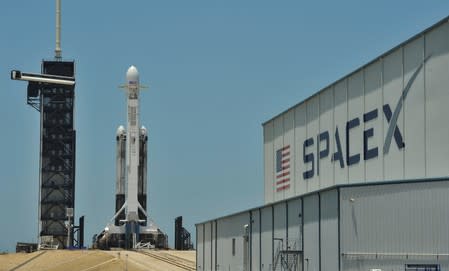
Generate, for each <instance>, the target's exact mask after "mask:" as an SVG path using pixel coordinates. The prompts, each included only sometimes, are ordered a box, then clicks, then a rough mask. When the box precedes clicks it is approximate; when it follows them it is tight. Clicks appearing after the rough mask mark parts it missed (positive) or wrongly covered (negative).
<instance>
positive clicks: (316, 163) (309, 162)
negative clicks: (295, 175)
mask: <svg viewBox="0 0 449 271" xmlns="http://www.w3.org/2000/svg"><path fill="white" fill-rule="evenodd" d="M429 58H430V56H428V57H427V58H425V59H424V60H423V62H422V63H421V64H420V65H419V66H418V67H417V68H416V70H415V72H414V73H413V75H412V76H411V78H410V79H409V81H408V82H407V84H406V86H405V87H404V89H403V90H402V93H401V96H400V97H399V101H398V102H397V104H396V106H395V107H394V110H392V109H391V107H390V105H389V104H384V105H383V106H382V108H381V109H379V108H376V109H373V110H371V111H369V112H366V113H364V114H363V116H361V117H356V118H353V119H351V120H349V121H348V122H346V124H345V127H344V128H339V127H338V125H337V126H336V127H335V132H334V134H333V135H332V136H331V135H330V134H329V131H323V132H320V133H319V134H318V135H317V136H316V137H310V138H307V139H306V140H305V141H304V142H303V148H302V152H303V155H302V162H303V168H304V169H306V168H307V170H304V171H303V173H302V176H303V179H305V180H307V179H310V178H312V177H314V176H315V175H316V176H319V174H320V161H321V160H323V159H326V158H327V159H330V160H331V162H335V163H338V164H339V165H340V168H344V167H345V166H346V167H347V166H351V165H356V164H358V163H359V162H360V160H361V159H363V160H365V161H366V160H370V159H373V158H376V157H378V156H379V152H380V151H381V152H382V154H383V155H387V154H388V153H389V151H390V149H391V146H392V145H393V146H394V145H396V147H397V149H398V150H401V149H403V148H405V142H404V140H403V136H402V133H401V131H400V130H399V127H398V126H397V122H398V117H399V114H400V113H401V111H402V108H403V103H404V101H405V99H406V98H407V95H408V93H409V91H410V88H411V86H412V85H413V82H414V81H415V79H416V77H417V76H418V74H419V73H420V71H421V70H422V68H423V66H424V64H425V63H426V61H427V60H428V59H429ZM379 111H382V113H383V115H384V116H385V120H386V121H387V124H388V126H386V127H387V133H386V136H385V139H384V145H383V146H382V147H380V146H375V143H374V142H373V140H372V139H373V137H374V136H375V134H377V133H378V132H377V133H376V131H375V129H374V128H366V129H365V130H363V133H362V134H358V133H357V131H354V130H353V129H354V128H356V127H358V126H360V125H361V122H363V123H369V122H371V121H374V120H376V119H377V118H378V116H379V114H382V113H379ZM357 136H362V138H363V151H361V150H354V149H352V148H351V139H352V138H355V137H357ZM341 140H345V143H346V148H345V149H343V148H342V144H341V142H342V141H341ZM392 141H394V142H395V143H394V144H392ZM331 144H333V145H334V146H335V152H334V153H330V145H331Z"/></svg>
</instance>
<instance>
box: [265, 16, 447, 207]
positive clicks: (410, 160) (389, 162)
mask: <svg viewBox="0 0 449 271" xmlns="http://www.w3.org/2000/svg"><path fill="white" fill-rule="evenodd" d="M448 36H449V23H448V22H445V23H444V24H441V25H438V26H436V27H434V28H433V29H432V30H429V31H428V32H426V33H424V34H422V35H419V36H417V37H415V38H414V39H412V40H410V41H408V42H407V43H405V44H403V45H401V46H399V47H398V48H396V49H394V50H393V51H391V52H389V53H388V54H386V55H383V56H382V57H380V58H378V59H377V60H375V61H373V62H372V63H370V64H369V65H367V66H365V67H363V68H361V69H359V70H357V71H356V72H354V73H352V74H350V75H349V76H347V77H345V78H343V79H341V80H340V81H338V82H336V83H334V84H332V85H331V86H329V87H328V88H326V89H324V90H323V91H321V92H319V93H317V94H316V95H314V96H312V97H311V98H309V99H307V100H306V101H304V102H303V103H301V104H299V105H297V106H295V107H293V108H291V109H290V110H288V111H286V112H285V113H283V114H281V115H279V116H277V117H276V118H274V119H272V120H270V121H268V122H267V123H265V124H264V155H265V158H264V161H265V202H266V203H270V202H273V201H274V202H275V201H279V200H283V199H286V198H289V197H292V196H297V195H301V194H305V193H310V192H313V191H315V190H318V189H323V188H326V187H330V186H333V185H338V184H351V183H365V182H377V181H385V180H392V181H397V180H403V179H416V178H435V177H444V176H447V175H449V167H448V166H447V165H448V164H449V144H447V140H448V138H449V125H447V116H448V115H449V107H448V104H449V91H448V86H449V39H448ZM405 92H406V93H407V94H404V93H405ZM396 108H397V109H398V113H399V115H398V118H397V125H396V126H393V125H391V126H392V127H393V128H394V129H392V131H394V133H393V134H392V135H391V137H390V138H391V144H390V147H389V149H388V151H387V150H385V152H384V147H385V146H384V145H385V142H386V141H387V140H386V138H387V131H388V130H389V129H388V128H389V127H390V124H391V123H392V118H393V116H394V112H395V109H396ZM368 113H370V114H368ZM350 121H354V122H351V123H352V124H349V122H350ZM348 125H349V126H348ZM351 125H353V126H351ZM348 127H349V128H348ZM337 128H338V137H339V145H340V147H341V155H342V159H341V160H340V159H338V157H334V154H336V153H337V152H338V150H339V149H340V148H339V146H338V144H337V139H336V137H337V135H336V134H337ZM365 133H366V134H365ZM320 134H322V136H323V139H321V141H320V139H319V136H320ZM327 138H328V140H327ZM306 140H310V142H308V144H306V143H305V142H306ZM348 142H349V147H348V146H347V145H348ZM327 143H329V147H328V148H327ZM285 146H290V149H291V154H290V160H291V161H290V167H291V170H290V174H289V178H290V187H289V188H288V189H282V190H279V191H277V188H278V186H277V185H276V181H277V180H278V179H277V176H278V174H277V168H276V165H277V159H276V154H277V151H278V150H279V149H281V148H283V147H285ZM347 147H348V148H347ZM375 149H377V154H376V155H375V154H374V153H372V154H371V155H372V156H369V154H368V153H367V151H368V150H373V151H374V150H375ZM326 150H327V151H326ZM320 151H323V153H321V154H320ZM307 154H312V155H313V157H309V158H310V159H311V160H310V161H309V160H308V162H305V160H306V157H305V155H307ZM320 155H321V156H320ZM349 156H357V157H354V161H352V162H349V161H348V160H349V158H348V157H349ZM340 161H341V162H342V164H340ZM308 171H310V172H309V173H310V175H311V177H310V178H305V177H304V174H305V173H306V172H308Z"/></svg>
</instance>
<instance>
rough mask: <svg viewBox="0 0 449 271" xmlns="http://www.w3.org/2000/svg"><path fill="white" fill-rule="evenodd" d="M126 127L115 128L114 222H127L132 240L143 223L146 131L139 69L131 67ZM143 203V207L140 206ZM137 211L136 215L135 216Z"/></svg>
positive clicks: (126, 92)
mask: <svg viewBox="0 0 449 271" xmlns="http://www.w3.org/2000/svg"><path fill="white" fill-rule="evenodd" d="M120 87H121V88H123V89H124V90H125V95H126V101H127V127H126V128H127V129H125V127H123V126H119V128H118V129H117V159H116V160H117V181H116V215H115V216H114V219H115V225H116V226H118V225H119V224H122V223H124V224H125V225H127V230H126V231H127V234H128V233H129V234H131V235H132V236H133V237H132V238H133V243H135V242H136V241H137V240H136V238H137V237H138V235H139V225H144V224H146V222H147V217H148V215H147V213H146V178H147V166H146V164H147V147H146V146H147V140H148V135H147V130H146V128H145V127H143V126H142V127H141V128H139V92H140V89H141V88H143V87H142V86H140V82H139V72H138V71H137V68H136V67H134V66H131V67H129V69H128V71H127V72H126V84H124V85H122V86H120ZM142 205H143V206H142ZM139 214H140V215H139Z"/></svg>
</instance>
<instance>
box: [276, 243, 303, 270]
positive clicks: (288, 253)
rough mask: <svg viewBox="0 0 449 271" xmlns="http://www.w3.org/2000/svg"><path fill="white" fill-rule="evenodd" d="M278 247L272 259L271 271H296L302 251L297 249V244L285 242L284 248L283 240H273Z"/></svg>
mask: <svg viewBox="0 0 449 271" xmlns="http://www.w3.org/2000/svg"><path fill="white" fill-rule="evenodd" d="M275 240H276V241H278V246H277V249H276V252H275V256H274V259H273V271H277V270H280V271H293V270H298V264H299V259H300V256H301V254H302V250H299V249H298V248H297V242H296V241H291V242H289V241H288V240H287V242H286V245H285V248H284V240H283V239H275Z"/></svg>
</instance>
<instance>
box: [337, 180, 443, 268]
mask: <svg viewBox="0 0 449 271" xmlns="http://www.w3.org/2000/svg"><path fill="white" fill-rule="evenodd" d="M340 196H341V202H340V205H341V207H340V208H341V220H340V221H341V252H342V254H343V255H344V257H343V258H342V260H343V263H342V264H343V270H369V269H368V268H380V267H379V266H382V265H387V266H390V265H391V264H393V262H398V263H402V268H403V266H404V264H405V263H414V262H417V261H430V262H433V263H435V262H440V263H441V262H444V263H445V266H447V262H448V256H449V245H448V244H449V230H448V225H449V211H448V206H449V197H448V196H449V182H447V181H444V182H431V183H409V184H392V185H379V186H363V187H351V188H342V189H341V192H340ZM367 261H368V262H369V261H371V264H374V265H371V266H370V265H368V264H367V263H366V262H367ZM363 268H365V269H363ZM388 270H390V269H388ZM394 270H404V269H394Z"/></svg>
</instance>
